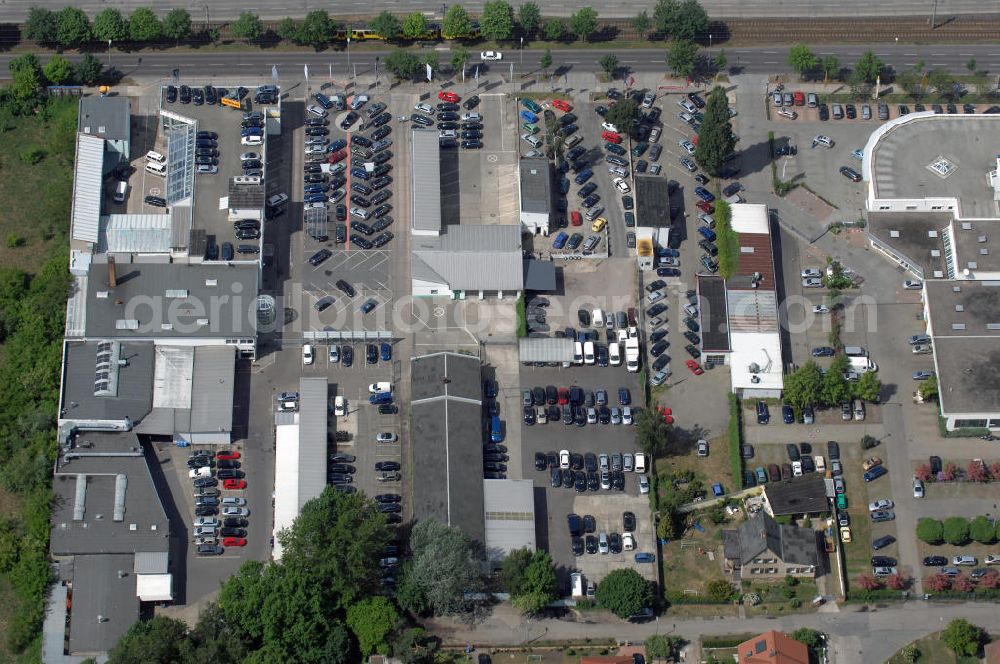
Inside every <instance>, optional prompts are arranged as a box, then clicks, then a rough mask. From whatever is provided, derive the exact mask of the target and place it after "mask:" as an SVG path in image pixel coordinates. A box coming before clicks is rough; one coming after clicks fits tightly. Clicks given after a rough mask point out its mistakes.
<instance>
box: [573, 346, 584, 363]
mask: <svg viewBox="0 0 1000 664" xmlns="http://www.w3.org/2000/svg"><path fill="white" fill-rule="evenodd" d="M573 364H583V344H582V343H580V342H579V341H576V342H574V343H573Z"/></svg>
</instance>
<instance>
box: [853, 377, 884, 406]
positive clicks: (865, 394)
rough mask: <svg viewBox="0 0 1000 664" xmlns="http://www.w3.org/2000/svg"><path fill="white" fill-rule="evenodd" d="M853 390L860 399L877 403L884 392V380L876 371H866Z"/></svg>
mask: <svg viewBox="0 0 1000 664" xmlns="http://www.w3.org/2000/svg"><path fill="white" fill-rule="evenodd" d="M853 392H854V396H855V397H857V398H858V399H861V400H863V401H871V402H873V403H877V402H878V400H879V395H880V394H881V392H882V381H880V380H879V379H878V375H877V374H876V373H875V372H874V371H866V372H865V373H863V374H861V378H860V379H858V382H857V383H855V384H854V390H853Z"/></svg>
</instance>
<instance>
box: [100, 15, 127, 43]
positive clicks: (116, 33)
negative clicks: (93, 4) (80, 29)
mask: <svg viewBox="0 0 1000 664" xmlns="http://www.w3.org/2000/svg"><path fill="white" fill-rule="evenodd" d="M93 32H94V36H95V37H97V38H98V39H100V40H101V41H104V42H106V41H108V40H109V39H110V40H112V41H122V40H123V39H125V38H126V37H128V23H127V22H126V21H125V17H124V16H122V13H121V12H120V11H118V10H117V9H115V8H114V7H108V8H107V9H102V10H101V12H100V13H99V14H98V15H97V16H95V17H94V28H93Z"/></svg>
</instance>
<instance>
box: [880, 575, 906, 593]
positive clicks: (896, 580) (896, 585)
mask: <svg viewBox="0 0 1000 664" xmlns="http://www.w3.org/2000/svg"><path fill="white" fill-rule="evenodd" d="M885 585H886V587H887V588H892V589H893V590H905V589H906V588H907V587H908V586H909V585H910V580H909V579H908V578H906V577H905V576H903V575H902V574H892V575H890V576H888V577H887V578H886V580H885Z"/></svg>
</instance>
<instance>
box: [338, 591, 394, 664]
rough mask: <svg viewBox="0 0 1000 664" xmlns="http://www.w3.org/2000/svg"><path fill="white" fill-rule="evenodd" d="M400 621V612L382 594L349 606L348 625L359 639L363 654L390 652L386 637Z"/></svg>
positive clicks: (365, 655)
mask: <svg viewBox="0 0 1000 664" xmlns="http://www.w3.org/2000/svg"><path fill="white" fill-rule="evenodd" d="M397 622H399V613H398V612H397V611H396V607H394V606H393V605H392V603H391V602H390V601H389V600H388V599H386V598H385V597H381V596H378V595H376V596H374V597H366V598H365V599H362V600H360V601H358V602H355V603H354V604H352V605H351V606H349V607H348V608H347V626H348V627H350V628H351V632H353V633H354V637H355V638H356V639H357V640H358V647H359V648H360V649H361V655H362V656H363V657H367V656H368V655H370V654H372V653H381V654H388V652H389V645H388V644H387V643H386V638H387V637H388V636H389V634H390V633H391V632H392V630H393V628H394V627H395V626H396V623H397Z"/></svg>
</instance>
